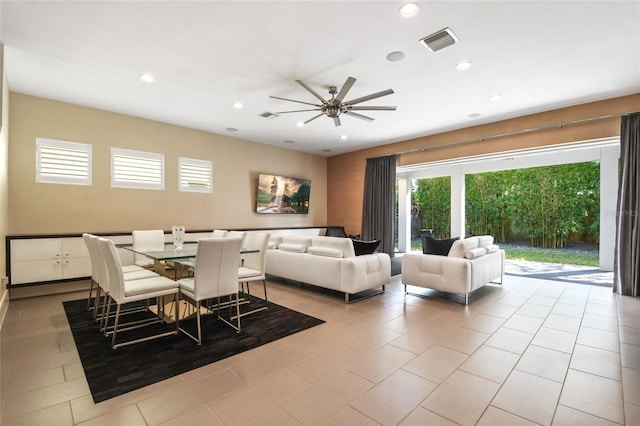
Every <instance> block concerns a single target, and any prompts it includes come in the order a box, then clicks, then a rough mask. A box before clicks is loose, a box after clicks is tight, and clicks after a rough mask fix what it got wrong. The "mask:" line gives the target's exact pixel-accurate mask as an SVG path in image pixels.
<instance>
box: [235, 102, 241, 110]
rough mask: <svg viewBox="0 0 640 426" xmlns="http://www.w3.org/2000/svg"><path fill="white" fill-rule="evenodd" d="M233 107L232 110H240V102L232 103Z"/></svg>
mask: <svg viewBox="0 0 640 426" xmlns="http://www.w3.org/2000/svg"><path fill="white" fill-rule="evenodd" d="M233 107H234V108H236V109H242V103H240V102H234V103H233Z"/></svg>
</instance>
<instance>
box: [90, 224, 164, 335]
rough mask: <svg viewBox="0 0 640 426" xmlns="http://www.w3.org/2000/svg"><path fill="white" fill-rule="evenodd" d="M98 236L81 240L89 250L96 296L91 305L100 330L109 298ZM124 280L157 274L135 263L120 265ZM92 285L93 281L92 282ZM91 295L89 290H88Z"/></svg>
mask: <svg viewBox="0 0 640 426" xmlns="http://www.w3.org/2000/svg"><path fill="white" fill-rule="evenodd" d="M98 238H99V237H98V236H96V235H92V234H87V235H86V237H85V236H84V235H83V240H84V242H85V245H86V246H87V251H88V252H89V259H90V261H91V269H92V272H91V276H92V281H95V283H96V296H95V301H94V305H93V318H94V319H95V320H96V322H100V329H101V330H102V320H103V318H104V313H105V303H106V302H107V301H108V300H109V281H108V279H107V278H108V275H107V269H106V263H105V260H104V256H103V254H102V252H101V251H100V248H99V247H98ZM121 268H122V271H123V274H124V276H125V280H134V279H143V278H152V277H156V276H158V274H156V273H155V272H153V271H149V270H148V269H144V268H141V267H140V266H136V265H121ZM92 286H93V282H92ZM90 295H91V292H90Z"/></svg>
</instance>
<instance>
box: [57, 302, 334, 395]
mask: <svg viewBox="0 0 640 426" xmlns="http://www.w3.org/2000/svg"><path fill="white" fill-rule="evenodd" d="M260 302H263V301H260ZM63 305H64V309H65V312H66V314H67V319H68V320H69V324H70V325H71V331H72V333H73V338H74V340H75V343H76V347H77V348H78V353H79V354H80V360H81V361H82V367H83V368H84V373H85V376H86V377H87V382H88V383H89V388H90V389H91V394H92V396H93V401H94V402H95V403H98V402H100V401H104V400H107V399H109V398H113V397H115V396H118V395H121V394H123V393H127V392H130V391H132V390H135V389H139V388H141V387H144V386H147V385H150V384H152V383H156V382H159V381H161V380H165V379H168V378H170V377H173V376H176V375H178V374H182V373H184V372H187V371H190V370H193V369H195V368H198V367H202V366H204V365H207V364H210V363H212V362H216V361H219V360H221V359H224V358H227V357H230V356H232V355H235V354H238V353H241V352H244V351H247V350H249V349H253V348H256V347H258V346H261V345H264V344H265V343H269V342H273V341H275V340H278V339H281V338H283V337H286V336H289V335H291V334H294V333H297V332H299V331H302V330H306V329H308V328H311V327H314V326H316V325H319V324H322V323H323V322H324V321H322V320H320V319H318V318H314V317H311V316H309V315H305V314H302V313H300V312H296V311H293V310H291V309H288V308H285V307H284V306H280V305H277V304H275V303H269V309H268V310H266V311H262V312H258V313H255V314H252V315H249V316H246V317H244V318H242V322H241V325H242V332H241V333H236V331H235V330H233V329H232V328H231V327H229V326H228V325H226V324H224V323H223V322H222V321H218V320H217V315H215V314H213V315H205V316H203V317H202V346H198V345H197V344H196V343H195V342H194V341H193V340H191V339H189V338H188V337H187V336H185V335H184V334H183V333H179V334H178V335H176V336H169V337H163V338H160V339H155V340H150V341H147V342H142V343H137V344H133V345H131V346H125V347H121V348H118V349H116V350H113V349H111V338H105V337H103V336H102V335H101V334H100V332H99V330H98V325H97V324H96V323H95V322H94V321H93V318H92V316H91V313H90V312H88V311H87V309H86V308H87V301H86V299H84V300H75V301H71V302H64V303H63ZM150 315H153V314H151V313H150V312H149V311H144V312H141V313H136V314H130V315H127V319H126V320H127V321H129V320H133V319H139V318H141V317H144V316H150ZM180 325H181V327H182V328H185V329H186V330H193V331H192V333H195V330H196V328H195V327H196V325H195V319H188V320H185V321H181V322H180ZM154 327H155V328H154ZM161 329H175V327H174V326H173V325H172V324H159V325H154V326H148V327H143V328H141V329H138V330H132V331H129V332H125V333H123V334H122V336H120V334H119V335H118V341H121V339H120V337H122V338H123V340H132V339H134V338H135V337H136V336H145V335H149V334H150V333H155V332H157V331H160V330H161Z"/></svg>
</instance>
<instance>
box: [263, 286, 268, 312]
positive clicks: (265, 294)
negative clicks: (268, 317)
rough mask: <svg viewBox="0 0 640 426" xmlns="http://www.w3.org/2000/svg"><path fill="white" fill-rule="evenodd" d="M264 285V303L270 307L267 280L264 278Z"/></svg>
mask: <svg viewBox="0 0 640 426" xmlns="http://www.w3.org/2000/svg"><path fill="white" fill-rule="evenodd" d="M262 287H263V288H264V304H265V306H267V308H268V307H269V299H268V298H267V280H262Z"/></svg>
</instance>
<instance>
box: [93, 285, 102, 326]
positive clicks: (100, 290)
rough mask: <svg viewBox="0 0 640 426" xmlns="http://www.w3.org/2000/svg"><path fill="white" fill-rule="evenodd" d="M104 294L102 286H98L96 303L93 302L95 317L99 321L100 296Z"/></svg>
mask: <svg viewBox="0 0 640 426" xmlns="http://www.w3.org/2000/svg"><path fill="white" fill-rule="evenodd" d="M101 295H102V287H100V286H98V288H97V289H96V303H94V304H93V319H94V320H95V321H96V322H98V305H99V304H100V303H99V300H100V296H101Z"/></svg>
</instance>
